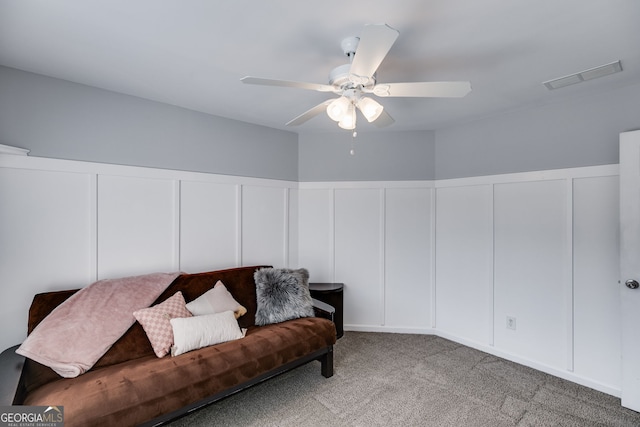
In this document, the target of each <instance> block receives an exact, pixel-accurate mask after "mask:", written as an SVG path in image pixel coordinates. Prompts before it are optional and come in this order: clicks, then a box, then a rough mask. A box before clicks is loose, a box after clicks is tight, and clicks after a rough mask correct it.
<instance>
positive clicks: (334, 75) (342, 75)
mask: <svg viewBox="0 0 640 427" xmlns="http://www.w3.org/2000/svg"><path fill="white" fill-rule="evenodd" d="M350 70H351V64H343V65H340V66H338V67H336V68H334V69H333V70H331V72H330V73H329V84H330V85H332V86H334V87H337V88H340V89H342V90H344V89H353V88H355V87H357V86H360V85H361V86H363V87H367V88H370V87H373V86H375V84H376V76H375V75H373V76H371V77H369V78H368V79H367V82H366V84H363V83H362V82H354V79H353V77H354V76H352V75H351V73H350Z"/></svg>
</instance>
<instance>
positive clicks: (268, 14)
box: [0, 0, 640, 133]
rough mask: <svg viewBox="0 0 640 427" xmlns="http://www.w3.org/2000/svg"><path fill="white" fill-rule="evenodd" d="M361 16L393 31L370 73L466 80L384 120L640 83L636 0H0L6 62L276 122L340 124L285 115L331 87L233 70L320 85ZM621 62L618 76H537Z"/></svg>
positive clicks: (445, 115) (469, 116)
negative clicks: (278, 82)
mask: <svg viewBox="0 0 640 427" xmlns="http://www.w3.org/2000/svg"><path fill="white" fill-rule="evenodd" d="M367 23H376V24H377V23H387V24H389V25H390V26H392V27H394V28H396V29H397V30H399V32H400V36H399V38H398V40H397V41H396V43H395V44H394V46H393V47H392V48H391V51H390V53H389V55H388V56H387V57H386V59H385V61H383V63H382V65H381V66H380V68H379V70H378V76H377V77H378V82H380V83H384V82H411V81H442V80H469V81H471V84H472V87H473V92H471V94H469V95H467V97H465V98H461V99H438V98H430V99H416V98H380V99H378V100H379V101H380V102H381V103H382V104H383V105H384V107H385V110H386V111H387V112H388V113H389V114H391V115H392V116H393V117H394V118H395V120H396V123H395V124H394V125H392V126H390V127H389V128H385V129H386V130H393V131H403V130H425V129H427V130H429V129H438V128H442V127H446V126H449V125H452V124H455V123H460V122H465V121H469V120H474V119H478V118H482V117H486V116H489V115H494V114H498V113H501V112H505V111H512V110H514V109H521V108H526V107H530V106H533V105H541V104H545V103H550V102H558V101H560V100H562V99H563V98H566V97H579V96H583V95H589V96H593V95H594V94H597V93H599V92H604V91H608V90H611V89H614V88H619V87H623V86H625V85H629V84H635V83H639V82H640V44H639V42H640V1H638V0H393V1H380V0H367V1H346V0H323V1H315V2H306V1H300V0H269V1H266V0H234V1H222V0H0V64H1V65H5V66H8V67H14V68H18V69H22V70H27V71H31V72H35V73H39V74H44V75H48V76H53V77H57V78H61V79H65V80H70V81H73V82H78V83H83V84H86V85H90V86H96V87H99V88H104V89H108V90H112V91H116V92H121V93H125V94H130V95H135V96H139V97H142V98H147V99H152V100H155V101H160V102H165V103H169V104H173V105H177V106H181V107H185V108H189V109H193V110H197V111H202V112H205V113H210V114H214V115H218V116H223V117H228V118H233V119H237V120H242V121H247V122H251V123H256V124H260V125H265V126H269V127H273V128H279V129H287V130H291V131H295V132H301V133H302V132H314V131H328V130H338V129H337V126H336V124H335V122H333V121H331V120H330V119H329V118H328V117H327V116H326V115H324V114H322V115H319V116H317V117H315V118H313V119H312V120H310V121H308V122H307V123H305V124H303V125H301V126H298V127H294V128H288V127H286V126H285V125H284V124H285V123H286V122H288V121H289V120H290V119H292V118H294V117H296V116H297V115H299V114H301V113H302V112H304V111H306V110H307V109H309V108H311V107H313V106H315V105H316V104H318V103H320V102H322V101H324V100H325V99H328V98H329V97H332V96H334V95H333V94H327V93H319V92H314V91H308V90H303V89H293V88H280V87H263V86H254V85H246V84H242V83H241V82H240V78H242V77H243V76H245V75H252V76H258V77H266V78H276V79H285V80H296V81H304V82H312V83H327V78H328V77H327V76H328V73H329V71H330V70H331V69H332V68H334V67H336V66H338V65H340V64H343V63H346V62H348V59H347V58H346V57H345V56H344V55H343V52H342V50H341V48H340V42H341V41H342V39H343V38H345V37H347V36H357V35H359V33H360V31H361V29H362V27H363V26H364V24H367ZM616 60H621V61H622V67H623V72H621V73H618V74H614V75H610V76H606V77H603V78H600V79H596V80H591V81H587V82H584V83H580V84H577V85H573V86H568V87H565V88H562V89H557V90H554V91H549V90H548V89H546V88H545V87H544V86H543V85H542V82H543V81H546V80H549V79H553V78H557V77H562V76H565V75H567V74H572V73H575V72H579V71H582V70H585V69H589V68H593V67H596V66H599V65H603V64H606V63H609V62H612V61H616ZM374 129H376V128H374V127H373V126H372V125H369V124H367V123H366V122H365V120H363V119H360V120H359V121H358V130H362V131H367V130H374ZM376 131H379V130H376ZM342 132H345V131H342Z"/></svg>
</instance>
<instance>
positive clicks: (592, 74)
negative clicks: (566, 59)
mask: <svg viewBox="0 0 640 427" xmlns="http://www.w3.org/2000/svg"><path fill="white" fill-rule="evenodd" d="M620 71H622V64H621V63H620V61H615V62H611V63H609V64H605V65H601V66H599V67H595V68H590V69H588V70H584V71H580V72H579V73H575V74H570V75H568V76H564V77H560V78H557V79H553V80H547V81H546V82H543V83H542V84H543V85H545V86H546V87H547V89H549V90H553V89H559V88H561V87H565V86H569V85H573V84H576V83H581V82H584V81H587V80H591V79H597V78H598V77H603V76H608V75H609V74H613V73H618V72H620Z"/></svg>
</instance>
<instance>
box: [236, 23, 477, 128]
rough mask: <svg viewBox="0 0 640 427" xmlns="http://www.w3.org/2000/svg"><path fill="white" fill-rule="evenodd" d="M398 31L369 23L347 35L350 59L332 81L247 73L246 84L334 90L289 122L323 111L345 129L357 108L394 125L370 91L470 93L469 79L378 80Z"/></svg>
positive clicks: (396, 94)
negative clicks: (262, 76)
mask: <svg viewBox="0 0 640 427" xmlns="http://www.w3.org/2000/svg"><path fill="white" fill-rule="evenodd" d="M399 34H400V33H399V32H398V30H396V29H394V28H391V27H390V26H388V25H387V24H368V25H365V26H364V29H363V31H362V34H361V35H360V37H348V38H346V39H344V40H343V41H342V44H341V47H342V50H343V51H344V53H345V55H347V56H348V57H349V59H350V62H349V63H348V64H344V65H340V66H339V67H336V68H334V69H333V70H332V71H331V72H330V73H329V84H319V83H304V82H297V81H289V80H276V79H265V78H260V77H251V76H246V77H243V78H242V79H240V80H241V81H242V82H243V83H248V84H257V85H266V86H283V87H294V88H299V89H310V90H315V91H318V92H333V93H335V94H337V95H340V97H339V98H332V99H328V100H326V101H324V102H322V103H320V104H318V105H316V106H315V107H313V108H311V109H310V110H308V111H305V112H304V113H302V114H301V115H299V116H298V117H296V118H294V119H293V120H291V121H289V122H288V123H287V126H297V125H301V124H302V123H304V122H306V121H307V120H309V119H311V118H313V117H315V116H317V115H318V114H320V113H322V112H323V111H326V112H327V115H328V116H329V117H330V118H331V119H332V120H334V121H336V122H338V126H340V127H341V128H343V129H348V130H353V129H355V127H356V110H360V112H361V113H362V115H363V116H364V117H365V118H366V119H367V121H368V122H370V123H373V124H374V125H376V126H378V127H384V126H388V125H390V124H392V123H393V122H394V121H395V120H394V119H393V118H392V117H391V116H390V115H389V114H388V113H387V112H386V111H384V107H383V106H382V105H380V103H378V102H377V101H376V100H374V99H373V98H371V97H368V96H365V95H369V94H373V95H376V96H378V97H388V96H393V97H419V98H431V97H440V98H460V97H463V96H465V95H467V94H468V93H469V92H471V83H469V82H464V81H460V82H414V83H378V82H377V80H376V70H377V69H378V67H379V66H380V64H381V63H382V61H383V60H384V58H385V56H386V55H387V53H388V52H389V50H390V49H391V46H393V43H395V41H396V39H397V38H398V35H399Z"/></svg>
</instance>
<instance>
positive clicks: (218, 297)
mask: <svg viewBox="0 0 640 427" xmlns="http://www.w3.org/2000/svg"><path fill="white" fill-rule="evenodd" d="M187 310H189V311H190V312H191V314H193V315H194V316H202V315H204V314H213V313H222V312H223V311H228V310H231V311H233V312H234V314H235V316H236V319H237V318H239V317H240V316H242V315H243V314H245V313H246V312H247V309H246V308H244V307H243V306H242V305H241V304H240V303H239V302H238V301H236V300H235V299H234V298H233V296H232V295H231V293H230V292H229V291H228V290H227V288H226V286H224V284H223V283H222V282H221V281H220V280H218V282H217V283H216V285H215V286H214V287H213V288H211V289H209V290H208V291H207V292H205V293H204V294H202V295H200V296H199V297H198V298H196V299H195V300H193V301H191V302H190V303H188V304H187Z"/></svg>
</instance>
